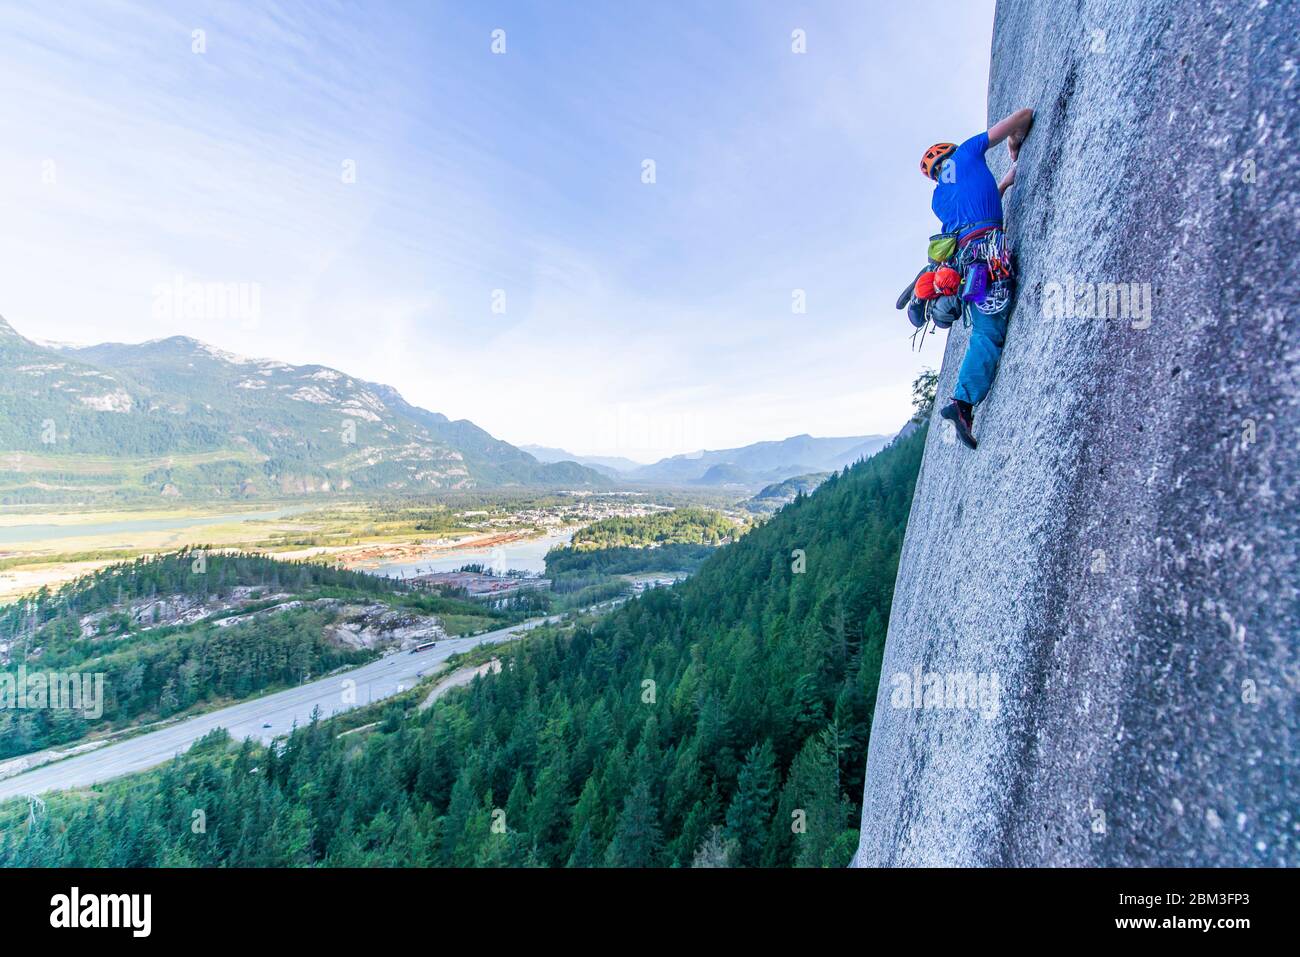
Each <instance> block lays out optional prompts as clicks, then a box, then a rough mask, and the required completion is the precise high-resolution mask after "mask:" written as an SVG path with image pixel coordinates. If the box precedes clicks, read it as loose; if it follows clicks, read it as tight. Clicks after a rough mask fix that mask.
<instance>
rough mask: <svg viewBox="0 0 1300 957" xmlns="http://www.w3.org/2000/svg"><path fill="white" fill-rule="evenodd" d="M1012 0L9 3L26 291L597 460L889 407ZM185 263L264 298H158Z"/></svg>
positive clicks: (812, 425) (860, 430)
mask: <svg viewBox="0 0 1300 957" xmlns="http://www.w3.org/2000/svg"><path fill="white" fill-rule="evenodd" d="M992 15H993V3H992V2H991V0H987V2H985V0H981V2H966V3H961V4H954V3H948V2H909V3H906V4H898V3H893V2H888V3H887V2H875V0H871V2H864V0H855V2H847V0H846V2H831V0H822V2H815V3H803V4H801V3H795V2H786V3H780V2H771V3H767V2H756V0H734V2H725V0H724V2H709V3H707V4H706V3H702V2H696V3H685V2H671V0H661V2H656V3H652V4H631V3H615V2H613V0H600V2H597V0H586V2H570V3H561V2H559V0H550V2H522V0H516V2H500V3H492V2H481V0H480V2H474V3H472V4H471V3H469V2H461V3H433V2H428V0H423V2H411V3H396V2H383V0H375V2H370V3H364V4H331V3H328V2H313V3H311V4H305V3H304V4H298V3H283V2H282V3H265V2H263V3H257V4H243V3H233V2H231V3H220V4H216V3H213V4H198V3H184V2H180V3H167V4H162V3H155V4H149V5H142V4H135V3H128V2H99V3H94V4H80V3H68V4H59V5H57V6H55V5H52V4H49V3H47V2H41V3H21V2H19V3H14V2H9V3H6V5H5V7H4V9H3V10H0V38H2V39H0V71H3V75H4V76H5V79H6V86H7V93H6V96H5V97H3V98H0V131H2V133H3V137H4V142H5V144H6V146H5V149H4V150H3V151H0V216H2V217H3V223H4V228H3V229H0V314H3V315H4V316H5V317H6V318H7V319H9V321H10V322H11V323H12V324H13V325H14V326H15V327H16V328H17V329H18V330H19V331H20V332H22V333H23V334H25V335H28V336H32V337H36V338H41V339H51V340H62V341H74V342H95V341H103V340H116V341H139V340H144V339H149V338H157V337H161V336H167V335H176V334H180V335H190V336H194V337H195V338H199V339H203V340H205V341H208V342H211V343H213V344H214V345H217V346H219V347H221V348H223V349H227V350H230V351H232V352H238V353H242V354H245V355H253V356H265V357H270V358H276V359H282V360H285V361H289V362H295V363H306V362H317V363H321V364H324V365H329V366H334V367H337V368H341V369H344V370H345V371H347V372H350V373H353V374H356V375H359V376H362V377H364V378H368V379H373V380H377V381H382V382H387V383H390V384H392V385H395V386H396V387H397V388H399V389H400V390H401V391H402V392H403V394H404V395H406V397H407V398H408V399H409V400H411V401H413V402H416V403H418V404H420V405H423V406H425V407H427V408H430V409H434V410H437V411H440V412H443V413H445V414H447V415H450V416H452V417H454V418H461V417H465V418H470V419H472V420H474V421H475V422H477V423H478V424H479V425H482V426H483V427H484V428H487V429H488V430H489V431H491V432H492V433H494V434H495V435H497V436H499V437H501V438H504V439H506V440H508V441H511V442H515V443H518V444H523V443H529V442H534V443H538V444H544V445H557V446H562V447H565V448H568V449H570V450H571V451H574V452H578V453H594V454H607V455H626V456H629V457H632V458H636V459H642V460H650V459H653V458H657V457H658V456H661V455H667V454H673V453H677V452H683V451H689V450H692V449H697V448H719V447H726V446H732V445H740V444H744V443H747V442H752V441H757V440H761V439H773V438H781V437H784V436H787V435H792V434H798V433H803V432H808V433H812V434H814V435H852V434H865V433H878V432H891V431H893V430H895V429H897V428H898V427H899V426H900V425H901V424H902V422H903V421H904V420H905V418H906V416H907V414H908V411H909V401H908V399H909V386H910V382H911V380H912V378H913V377H914V375H915V373H916V372H917V371H918V369H919V368H921V366H922V365H925V364H930V365H934V364H937V363H938V361H939V359H940V356H941V346H942V342H941V341H940V339H939V338H938V337H936V338H934V339H932V340H931V341H930V342H929V343H927V347H926V350H925V352H924V353H923V354H922V355H921V356H920V357H917V356H915V355H913V354H912V353H911V352H910V351H909V350H910V347H909V341H908V338H909V332H910V327H909V326H908V325H907V323H906V319H905V318H904V317H903V316H902V314H900V313H898V312H896V311H895V310H894V309H893V300H894V298H895V297H896V295H897V293H898V291H899V289H900V288H901V287H902V286H903V284H904V283H905V282H906V281H907V280H908V279H910V278H911V276H912V274H913V273H914V272H915V271H916V269H917V268H919V266H920V265H921V264H922V263H923V262H924V258H923V256H924V243H925V239H926V237H927V236H928V235H929V234H930V233H931V232H934V231H936V230H935V227H934V220H933V217H932V215H931V213H930V211H929V188H928V187H927V184H926V181H925V180H924V179H923V178H922V177H921V175H920V173H919V172H918V171H917V162H918V159H919V155H920V152H921V151H922V150H923V149H924V147H925V146H927V145H929V144H930V143H931V142H933V141H935V140H939V139H951V140H960V139H963V138H965V137H966V136H968V135H970V134H971V133H973V132H975V131H977V130H979V129H981V128H983V127H984V126H985V125H986V115H985V99H986V89H987V70H988V53H989V40H990V35H991V29H992ZM498 29H499V30H503V31H504V32H505V33H504V36H505V53H504V54H494V53H493V52H492V48H491V45H492V32H493V31H494V30H498ZM796 29H800V30H803V31H804V32H805V35H806V38H807V41H806V42H807V52H806V53H804V54H796V53H793V52H792V50H791V33H792V31H793V30H796ZM195 30H203V31H204V34H203V36H204V41H205V50H204V52H201V53H196V52H194V50H193V47H194V39H193V31H195ZM941 63H942V64H944V66H943V67H942V68H941V67H940V64H941ZM647 159H651V160H653V161H654V163H655V182H654V183H653V184H647V183H644V182H643V181H642V180H643V175H642V174H643V162H644V161H645V160H647ZM349 161H351V163H352V164H354V168H355V182H345V181H344V180H345V177H344V175H343V171H344V169H345V164H346V163H348V162H349ZM178 276H179V277H183V278H184V279H185V280H186V281H190V282H213V283H218V282H219V283H233V282H245V283H256V284H257V288H258V291H259V296H260V298H259V304H260V309H259V312H258V315H257V317H256V320H255V321H251V322H250V321H248V320H243V321H241V320H239V319H237V318H233V317H219V316H207V317H204V318H185V317H184V316H183V315H176V316H172V317H170V318H166V317H162V318H160V317H159V315H158V312H157V310H156V309H155V301H154V300H155V294H156V291H157V289H158V287H159V286H160V284H162V285H166V284H171V283H173V282H174V281H175V279H176V277H178ZM796 289H802V290H804V293H805V296H806V308H807V311H806V312H805V313H803V314H798V313H795V312H793V311H792V298H793V291H794V290H796ZM497 290H500V291H501V292H499V293H496V292H494V291H497ZM502 293H503V294H504V298H503V299H502ZM494 295H495V296H496V298H495V299H494ZM494 302H495V303H496V304H497V308H498V309H500V308H501V307H502V305H504V312H500V311H497V312H494V311H493V305H494Z"/></svg>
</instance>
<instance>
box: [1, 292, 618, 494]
mask: <svg viewBox="0 0 1300 957" xmlns="http://www.w3.org/2000/svg"><path fill="white" fill-rule="evenodd" d="M509 485H530V486H548V487H563V488H576V487H607V486H609V485H610V480H609V478H608V477H607V476H606V475H603V474H601V473H600V472H597V471H595V470H594V469H590V468H587V467H585V466H583V465H580V464H578V463H575V462H549V463H544V462H539V461H538V460H537V459H536V458H534V457H533V456H531V455H529V454H528V453H527V452H525V451H523V450H521V449H518V448H516V447H515V446H513V445H510V444H509V443H508V442H503V441H501V440H499V439H496V438H494V437H493V436H491V435H490V434H488V433H487V432H485V431H484V430H483V429H481V428H479V427H478V426H476V425H475V424H474V423H472V422H470V421H468V420H465V419H460V420H456V421H453V420H451V419H449V418H447V417H446V416H445V415H441V414H439V413H436V412H430V411H428V410H426V409H422V408H419V407H418V406H414V405H411V404H410V403H409V402H407V401H406V400H405V399H403V398H402V396H401V394H400V393H398V391H397V390H396V389H394V388H392V387H391V386H387V385H382V384H379V383H374V382H367V381H365V380H362V379H359V378H356V377H354V376H350V375H348V374H346V373H344V372H340V371H338V370H336V369H330V368H327V367H325V366H320V365H302V366H295V365H290V364H288V363H284V362H277V361H273V360H267V359H247V358H243V357H241V356H236V355H232V354H230V353H227V352H222V351H221V350H218V349H215V348H213V347H212V346H209V345H206V344H204V343H202V342H199V341H198V340H196V339H191V338H187V337H184V336H172V337H170V338H167V339H156V340H152V341H149V342H144V343H140V344H136V345H126V344H121V343H104V344H101V345H94V346H85V347H71V346H51V345H44V344H39V343H37V342H34V341H32V340H30V339H26V338H24V337H23V336H21V335H19V334H18V333H17V332H16V331H15V330H14V329H13V327H12V326H10V325H9V324H8V323H7V322H6V321H5V320H4V319H2V318H0V501H3V502H5V503H6V504H14V503H19V502H49V501H86V500H96V501H103V500H105V499H108V500H132V499H147V498H148V497H150V496H159V495H160V496H163V497H164V498H171V499H177V498H183V499H190V500H193V499H202V500H206V499H213V498H216V499H221V498H227V499H238V498H257V497H278V496H284V495H301V494H309V493H331V492H340V491H347V490H349V489H357V490H368V491H372V492H391V493H397V494H409V493H413V492H428V491H437V490H446V489H467V488H481V487H495V486H509Z"/></svg>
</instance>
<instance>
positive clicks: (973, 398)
mask: <svg viewBox="0 0 1300 957" xmlns="http://www.w3.org/2000/svg"><path fill="white" fill-rule="evenodd" d="M1033 119H1034V111H1033V110H1017V111H1016V112H1015V113H1012V114H1011V115H1010V116H1008V117H1006V118H1005V119H1003V120H1000V121H998V122H997V123H995V124H994V125H993V126H992V127H991V128H990V129H989V130H988V132H985V133H977V134H976V135H975V136H972V137H971V138H970V139H968V140H967V141H966V142H965V143H962V144H961V145H960V146H958V145H956V144H955V143H936V144H934V145H933V146H931V147H930V148H929V149H928V150H926V151H925V155H924V156H923V157H921V172H922V173H924V174H925V175H926V176H928V177H929V178H930V179H933V180H934V181H935V187H934V198H933V199H932V200H931V201H930V208H931V209H933V210H934V214H935V215H936V216H938V217H939V221H940V222H941V223H942V224H943V231H944V232H945V233H957V236H958V240H957V242H958V247H959V248H960V250H961V252H960V253H959V255H961V256H962V257H963V258H962V260H961V261H962V262H963V263H969V262H973V261H975V260H976V259H977V258H983V257H986V256H993V257H997V256H999V255H1001V256H1003V258H1004V259H1005V265H1006V268H1007V287H1006V288H1007V289H1008V290H1009V289H1010V257H1009V255H1008V254H1006V253H1005V249H1006V246H1005V241H1004V239H1003V236H1002V194H1003V193H1005V192H1006V191H1007V190H1008V189H1010V188H1011V186H1012V185H1013V184H1014V183H1015V181H1016V161H1017V158H1018V157H1019V155H1020V144H1021V143H1023V142H1024V140H1025V136H1026V135H1027V134H1028V133H1029V127H1030V124H1032V123H1033ZM1003 140H1006V141H1007V152H1009V153H1010V154H1011V169H1009V170H1008V171H1007V175H1006V176H1004V177H1002V182H1000V183H996V182H994V179H993V174H992V173H991V172H990V171H989V168H988V164H987V163H986V162H985V160H984V153H985V152H986V151H987V150H988V149H989V148H990V147H993V146H996V145H997V144H999V143H1001V142H1002V141H1003ZM977 242H978V243H980V244H981V245H979V246H978V247H977V246H974V245H972V244H974V243H977ZM990 251H991V252H990ZM990 262H991V263H992V264H993V265H994V266H996V265H997V260H996V258H994V259H992V260H990ZM968 311H969V314H970V315H971V316H972V317H973V320H974V321H973V327H972V330H971V337H970V342H969V344H967V346H966V357H965V358H964V359H963V360H962V364H961V369H960V370H959V371H958V373H957V388H956V389H955V390H954V391H953V396H952V401H951V402H949V403H948V404H947V405H946V406H944V407H943V408H942V409H941V410H940V411H939V414H940V415H942V416H943V417H944V418H945V419H948V420H949V421H950V422H952V424H953V427H954V428H955V429H956V430H957V435H958V436H959V437H960V438H961V440H962V441H963V442H965V443H966V444H967V445H968V446H970V447H971V448H972V449H973V448H975V435H974V433H973V428H974V425H975V409H974V407H975V406H976V405H977V404H978V403H979V402H980V401H981V400H982V399H983V398H984V396H985V395H987V394H988V391H989V387H990V386H991V385H992V384H993V377H994V375H996V373H997V369H998V359H999V358H1001V356H1002V345H1003V343H1004V342H1005V341H1006V336H1007V315H1008V313H1009V312H1010V311H1011V303H1010V295H1009V292H1008V295H1007V301H1006V304H1005V305H1003V306H1001V307H1000V308H999V309H997V311H995V312H992V313H989V312H986V311H984V307H981V308H978V309H975V308H970V309H968Z"/></svg>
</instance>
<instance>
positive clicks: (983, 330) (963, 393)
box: [953, 302, 1011, 405]
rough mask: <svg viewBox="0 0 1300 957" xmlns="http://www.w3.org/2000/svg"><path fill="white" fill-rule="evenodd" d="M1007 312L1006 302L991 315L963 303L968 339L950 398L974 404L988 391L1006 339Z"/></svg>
mask: <svg viewBox="0 0 1300 957" xmlns="http://www.w3.org/2000/svg"><path fill="white" fill-rule="evenodd" d="M1010 312H1011V303H1010V302H1008V303H1007V305H1006V308H1004V309H1003V310H1002V311H1001V312H997V313H994V314H993V315H991V316H986V315H984V313H982V312H980V311H979V310H978V309H976V308H975V307H974V306H971V305H967V306H966V314H967V315H968V316H970V317H971V322H972V328H971V334H970V342H968V343H967V344H966V358H964V359H962V361H961V368H960V369H959V370H958V371H957V388H956V389H955V390H954V391H953V398H955V399H961V400H962V401H963V402H969V403H970V404H971V405H975V404H976V403H978V402H979V401H980V400H982V399H983V398H984V397H985V396H986V395H988V393H989V387H990V386H992V385H993V377H994V376H995V375H997V374H998V359H1000V358H1002V346H1003V344H1004V343H1005V342H1006V341H1007V316H1008V315H1009V314H1010Z"/></svg>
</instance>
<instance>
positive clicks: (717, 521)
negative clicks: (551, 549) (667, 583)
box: [570, 508, 740, 551]
mask: <svg viewBox="0 0 1300 957" xmlns="http://www.w3.org/2000/svg"><path fill="white" fill-rule="evenodd" d="M739 531H740V528H738V526H737V523H736V522H735V521H734V520H732V519H729V518H727V517H726V516H725V515H723V514H722V513H721V512H715V511H713V510H712V509H707V508H674V509H671V510H669V511H663V512H652V513H651V514H649V515H629V516H620V517H616V518H604V519H601V520H600V521H599V522H593V523H592V524H590V525H588V526H587V527H586V528H580V529H578V531H576V532H574V534H573V541H572V544H571V546H570V547H571V548H572V549H573V550H574V551H583V550H584V549H594V548H621V547H631V548H643V547H647V546H657V545H717V544H719V543H720V542H722V541H723V540H725V539H727V538H730V537H731V536H734V535H736V534H737V533H738V532H739Z"/></svg>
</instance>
